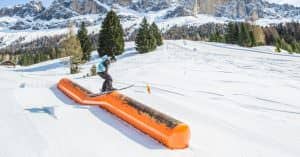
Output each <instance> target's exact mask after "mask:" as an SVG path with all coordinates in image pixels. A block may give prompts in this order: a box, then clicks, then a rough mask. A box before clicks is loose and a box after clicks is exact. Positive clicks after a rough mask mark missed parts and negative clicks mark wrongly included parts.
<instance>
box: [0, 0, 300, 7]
mask: <svg viewBox="0 0 300 157" xmlns="http://www.w3.org/2000/svg"><path fill="white" fill-rule="evenodd" d="M28 1H30V0H0V8H2V7H6V6H13V5H15V4H23V3H26V2H28ZM41 1H42V2H43V4H44V5H45V6H49V5H50V3H51V1H53V0H41ZM267 1H269V2H274V3H279V4H282V3H289V4H293V5H296V6H300V0H267Z"/></svg>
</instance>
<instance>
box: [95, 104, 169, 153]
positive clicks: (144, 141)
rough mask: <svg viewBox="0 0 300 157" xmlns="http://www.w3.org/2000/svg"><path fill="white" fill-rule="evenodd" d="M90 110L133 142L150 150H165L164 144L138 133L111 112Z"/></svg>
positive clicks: (97, 109)
mask: <svg viewBox="0 0 300 157" xmlns="http://www.w3.org/2000/svg"><path fill="white" fill-rule="evenodd" d="M89 110H90V112H91V113H92V114H93V115H94V116H95V117H97V118H98V119H99V120H101V121H102V122H104V123H105V124H107V125H109V126H111V127H112V128H114V129H115V130H117V131H119V132H120V133H122V134H123V135H124V136H126V137H127V138H129V139H131V140H132V141H134V142H136V143H138V144H140V145H143V146H144V147H146V148H148V149H165V147H164V146H163V145H162V144H160V143H158V142H157V141H155V140H153V139H152V138H151V137H149V136H148V135H146V134H144V133H142V132H140V131H138V130H137V129H136V128H134V127H132V126H131V125H130V124H128V123H126V122H124V121H123V120H121V119H119V118H118V117H116V116H114V115H113V114H111V113H110V112H108V111H106V110H103V109H101V108H99V107H91V108H90V109H89Z"/></svg>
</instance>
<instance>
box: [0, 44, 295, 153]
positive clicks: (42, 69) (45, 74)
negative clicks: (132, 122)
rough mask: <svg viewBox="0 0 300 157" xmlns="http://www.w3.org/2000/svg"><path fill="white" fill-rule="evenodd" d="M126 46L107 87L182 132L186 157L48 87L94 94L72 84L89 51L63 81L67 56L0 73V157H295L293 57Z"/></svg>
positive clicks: (88, 83)
mask: <svg viewBox="0 0 300 157" xmlns="http://www.w3.org/2000/svg"><path fill="white" fill-rule="evenodd" d="M133 47H134V45H133V43H126V52H125V54H123V55H122V56H119V57H118V62H117V63H115V64H113V65H112V66H111V70H110V71H111V74H112V76H113V78H115V81H114V85H115V87H123V86H126V85H128V84H132V83H135V87H134V88H131V89H129V90H126V91H123V93H125V94H126V95H129V96H131V97H133V98H135V99H137V100H139V101H141V102H143V103H145V104H148V105H149V106H151V107H153V108H155V109H158V110H160V111H162V112H165V113H167V114H169V115H171V116H173V117H176V118H177V119H179V120H182V121H183V122H186V123H187V124H189V125H190V127H191V132H192V137H191V143H190V147H189V148H188V149H185V150H178V151H172V150H168V149H166V148H165V147H164V146H162V145H161V144H159V143H157V142H156V141H154V140H152V139H151V138H149V137H148V136H145V135H144V134H142V133H141V132H139V131H137V130H136V129H134V128H132V127H130V126H129V125H128V124H126V123H124V122H122V121H121V120H119V119H118V118H116V117H115V116H113V115H111V114H110V113H107V112H106V111H104V110H102V109H99V108H97V107H82V106H79V105H77V104H76V103H74V102H73V101H71V100H70V99H68V98H67V97H66V96H64V95H63V94H62V93H61V92H59V91H58V90H57V88H56V83H57V81H58V80H59V79H61V78H63V77H68V78H71V79H72V80H74V81H76V82H78V83H80V84H81V85H83V86H85V87H87V88H89V89H90V90H92V91H94V92H97V91H98V87H99V86H101V83H102V80H101V79H100V78H98V77H91V78H83V77H82V76H83V75H84V74H86V73H87V72H88V71H89V68H90V67H91V66H92V65H93V64H95V63H97V60H98V59H97V55H96V53H95V54H94V56H93V59H92V61H91V62H89V63H87V64H85V65H83V66H82V73H80V74H77V75H72V76H71V75H68V66H67V64H66V63H67V58H64V59H58V60H53V61H47V62H44V63H40V64H37V65H34V66H30V67H18V68H17V69H8V68H1V69H0V71H1V76H0V80H1V81H0V87H1V90H0V92H1V93H0V94H1V100H2V101H3V103H1V104H2V105H0V127H1V129H0V139H1V141H0V148H1V151H0V156H5V157H18V156H21V155H22V156H26V157H27V156H28V157H35V156H36V157H44V156H45V157H59V156H74V157H86V156H90V157H96V156H114V157H118V156H146V157H160V156H161V157H181V156H184V157H198V156H203V157H209V156H213V157H214V156H215V157H220V156H230V157H241V156H251V157H261V156H272V157H282V156H285V157H298V156H299V155H300V150H299V145H300V135H299V132H300V124H299V120H300V104H299V103H298V98H299V96H300V86H299V84H300V73H299V68H300V56H299V55H298V56H297V55H289V54H287V53H282V54H277V53H274V52H272V51H273V50H274V49H275V48H274V47H257V48H242V47H238V46H234V45H225V44H217V43H206V42H193V41H183V40H179V41H166V43H165V45H164V46H162V47H159V48H158V50H157V51H155V52H153V53H149V54H143V55H139V54H137V53H136V52H135V50H134V48H133ZM146 84H149V85H150V86H151V89H152V94H151V95H149V94H147V92H146V88H145V86H146ZM3 148H4V149H3ZM3 150H4V151H3ZM116 150H117V151H116Z"/></svg>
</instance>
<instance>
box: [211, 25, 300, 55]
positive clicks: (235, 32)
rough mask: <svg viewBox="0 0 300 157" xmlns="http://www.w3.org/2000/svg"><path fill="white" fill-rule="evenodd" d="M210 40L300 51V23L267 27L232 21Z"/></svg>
mask: <svg viewBox="0 0 300 157" xmlns="http://www.w3.org/2000/svg"><path fill="white" fill-rule="evenodd" d="M209 41H212V42H223V43H229V44H237V45H240V46H245V47H253V46H261V45H273V46H276V51H277V52H281V49H283V50H286V51H288V52H290V53H292V52H295V53H300V24H299V23H296V22H291V23H286V24H279V25H270V26H266V27H262V26H257V25H252V24H249V23H245V22H230V23H229V24H228V25H227V29H226V31H225V33H223V34H222V33H220V32H218V31H216V32H215V33H213V34H212V35H211V36H210V38H209Z"/></svg>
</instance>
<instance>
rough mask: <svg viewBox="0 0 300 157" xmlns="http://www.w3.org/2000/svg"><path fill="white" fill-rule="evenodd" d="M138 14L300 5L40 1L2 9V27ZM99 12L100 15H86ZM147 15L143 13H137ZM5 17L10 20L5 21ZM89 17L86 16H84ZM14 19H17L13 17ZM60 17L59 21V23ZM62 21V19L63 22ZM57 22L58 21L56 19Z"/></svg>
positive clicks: (279, 10) (271, 11) (299, 13)
mask: <svg viewBox="0 0 300 157" xmlns="http://www.w3.org/2000/svg"><path fill="white" fill-rule="evenodd" d="M112 8H114V9H116V10H120V9H121V8H123V9H124V8H125V9H126V10H127V11H128V10H129V11H131V12H138V13H149V12H159V11H162V10H168V11H166V12H163V13H162V14H159V15H158V17H156V18H158V19H170V18H174V17H182V16H191V15H197V14H208V15H212V16H216V17H226V18H229V19H234V20H235V19H247V18H254V19H258V18H300V8H299V7H295V6H292V5H279V4H272V3H269V2H266V1H263V0H210V1H207V0H140V1H136V0H54V1H53V2H52V4H51V5H50V6H49V7H47V8H45V7H44V6H43V5H42V3H41V2H40V1H30V2H29V3H27V4H24V5H16V6H15V7H11V8H2V9H0V26H2V27H6V28H9V29H11V30H24V29H48V28H61V27H65V26H66V21H70V20H71V21H73V22H75V23H78V20H79V19H81V20H79V21H86V22H87V23H88V24H89V25H93V24H98V23H99V21H101V17H102V16H103V15H104V14H105V13H106V12H107V11H109V10H110V9H112ZM92 14H93V15H94V14H97V15H98V18H91V17H87V18H88V19H82V18H83V17H80V16H83V15H92ZM135 15H136V16H144V14H135ZM4 17H6V18H7V17H10V18H7V19H9V20H3V19H4ZM85 17H86V16H85ZM11 19H14V20H11ZM57 20H60V22H58V21H57ZM61 20H63V21H61ZM53 21H55V22H53Z"/></svg>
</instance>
